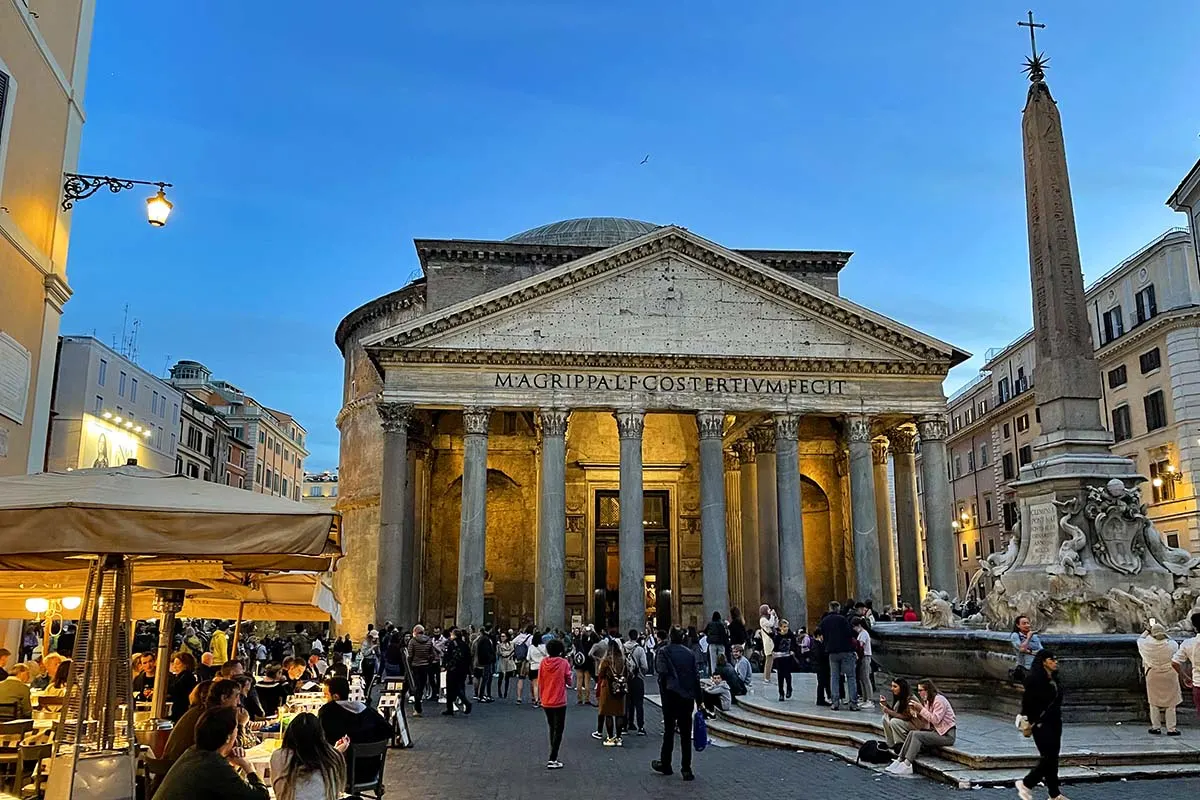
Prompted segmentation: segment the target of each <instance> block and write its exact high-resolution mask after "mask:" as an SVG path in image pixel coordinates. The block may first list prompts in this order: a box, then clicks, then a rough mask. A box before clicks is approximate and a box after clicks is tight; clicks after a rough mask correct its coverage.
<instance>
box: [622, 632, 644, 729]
mask: <svg viewBox="0 0 1200 800" xmlns="http://www.w3.org/2000/svg"><path fill="white" fill-rule="evenodd" d="M622 649H623V650H624V652H625V673H626V674H627V675H628V676H629V693H628V694H627V695H625V730H627V731H633V730H636V731H637V735H638V736H645V735H646V711H645V704H646V702H645V701H646V673H647V672H649V671H650V665H649V662H648V661H647V660H646V648H645V647H643V646H642V644H641V642H639V641H638V632H637V631H636V630H630V631H629V640H628V641H626V642H625V645H624V647H623V648H622Z"/></svg>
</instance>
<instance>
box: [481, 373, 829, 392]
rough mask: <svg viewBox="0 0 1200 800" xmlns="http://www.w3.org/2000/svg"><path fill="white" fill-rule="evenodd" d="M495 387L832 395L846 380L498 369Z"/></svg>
mask: <svg viewBox="0 0 1200 800" xmlns="http://www.w3.org/2000/svg"><path fill="white" fill-rule="evenodd" d="M495 388H497V389H552V390H553V389H557V390H562V391H598V392H603V391H616V392H647V393H649V394H673V393H683V392H699V393H707V394H756V395H757V394H773V395H831V394H845V392H846V381H843V380H837V379H835V378H730V377H720V378H718V377H706V376H698V375H665V374H664V375H655V374H648V375H636V374H624V373H619V374H616V375H611V374H597V373H582V372H532V373H524V372H498V373H496V380H495Z"/></svg>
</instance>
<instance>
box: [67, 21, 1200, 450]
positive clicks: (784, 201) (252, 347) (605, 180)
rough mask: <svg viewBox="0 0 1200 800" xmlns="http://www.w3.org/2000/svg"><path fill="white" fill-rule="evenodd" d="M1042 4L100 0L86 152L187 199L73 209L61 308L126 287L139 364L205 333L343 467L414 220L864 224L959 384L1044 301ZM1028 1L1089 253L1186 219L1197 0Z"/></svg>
mask: <svg viewBox="0 0 1200 800" xmlns="http://www.w3.org/2000/svg"><path fill="white" fill-rule="evenodd" d="M1027 2H1028V0H1021V2H1019V3H1018V2H1009V1H1008V0H987V2H983V1H982V0H976V1H973V2H967V1H966V0H937V1H936V2H934V1H931V0H921V2H893V1H892V0H858V2H834V3H830V2H827V3H818V2H811V1H810V2H802V1H801V0H790V1H789V2H784V1H783V0H755V2H742V3H734V2H728V0H726V2H715V1H714V0H687V1H686V2H685V1H684V0H640V1H639V2H632V0H607V1H606V2H597V1H596V0H590V1H589V2H584V1H583V0H553V1H552V0H536V1H534V0H528V1H525V0H521V1H518V0H436V1H434V0H391V1H390V2H384V1H383V0H362V2H359V3H351V4H341V3H329V2H313V1H312V0H297V1H296V2H286V3H285V2H283V1H282V0H269V1H268V2H259V3H246V2H242V1H241V0H236V1H235V0H205V2H199V3H197V2H189V3H172V2H168V3H157V4H154V5H153V9H152V10H148V8H147V6H146V4H145V3H144V2H134V0H106V2H102V3H99V4H98V9H97V16H96V27H95V36H94V40H93V44H92V56H91V70H90V74H89V78H88V85H87V100H86V108H87V113H88V121H87V125H86V126H85V128H84V137H83V150H82V155H81V160H80V170H81V171H83V172H92V173H103V174H112V175H120V176H126V177H132V178H143V179H150V180H167V181H172V182H174V184H175V189H173V190H172V191H171V192H170V197H171V199H172V200H173V201H174V202H175V203H176V209H175V213H174V215H173V216H172V218H171V221H170V223H169V224H168V226H167V227H166V228H164V229H162V230H154V229H151V228H150V226H148V225H147V224H146V223H145V222H144V216H143V211H142V208H141V200H142V197H143V196H145V195H146V194H148V193H147V192H141V191H136V192H134V193H123V194H121V195H118V196H110V195H108V194H107V193H105V194H104V195H100V196H97V197H94V198H92V199H90V200H87V201H84V202H83V203H81V204H80V206H79V207H78V208H77V209H76V211H75V215H74V232H73V236H72V242H71V254H70V266H69V274H70V282H71V285H72V287H73V288H74V290H75V296H74V297H73V298H72V299H71V302H70V303H69V304H68V305H67V310H66V318H65V319H64V320H63V326H62V330H63V332H64V333H91V332H92V331H93V330H94V331H95V332H96V334H97V335H98V336H99V337H100V338H101V339H103V340H104V341H106V342H110V341H111V340H112V338H113V336H114V335H119V332H120V329H121V321H122V316H123V308H124V306H125V304H126V303H128V304H129V307H130V317H131V318H137V319H140V320H141V334H140V339H139V360H140V362H141V364H142V366H143V367H145V368H147V369H149V370H150V371H152V372H155V373H160V374H161V373H163V371H164V369H165V367H166V365H167V363H168V361H171V362H173V361H175V360H177V359H180V358H190V359H196V360H198V361H202V362H204V363H205V364H207V365H208V366H209V367H210V368H212V370H213V372H214V374H215V375H216V376H217V377H219V378H224V379H226V380H229V381H232V382H233V383H235V384H238V385H239V386H241V387H242V388H243V389H244V390H246V391H247V392H249V393H251V394H252V395H254V396H255V397H256V398H257V399H258V400H259V401H261V402H263V403H265V404H267V405H270V406H274V407H278V408H282V409H285V410H287V411H289V412H291V413H293V414H295V415H296V416H297V418H298V419H299V420H300V421H301V422H302V423H303V424H304V425H305V426H306V427H307V428H308V430H309V433H310V438H309V444H310V449H311V451H312V455H311V457H310V458H309V459H308V461H307V464H306V465H307V466H308V467H309V468H310V469H323V468H330V467H334V466H336V464H337V459H338V436H337V430H336V428H335V427H334V425H333V419H334V416H335V415H336V414H337V411H338V409H339V407H340V403H341V387H342V361H341V356H340V354H339V353H338V351H337V348H336V347H335V346H334V344H333V331H334V328H335V327H336V326H337V324H338V322H339V321H340V320H341V319H342V317H343V316H344V315H345V314H346V313H347V312H349V311H350V310H352V309H353V308H355V307H357V306H358V305H360V304H361V303H363V302H365V301H367V300H369V299H370V298H373V297H376V296H378V295H380V294H384V293H386V292H388V291H391V290H393V289H396V288H398V287H399V286H401V285H402V284H404V283H406V282H407V281H408V280H409V278H410V277H412V275H413V274H414V271H415V270H416V269H417V259H416V256H415V254H414V252H413V247H412V239H413V238H414V237H462V238H503V237H505V236H508V235H511V234H513V233H515V232H517V231H521V230H524V229H526V228H531V227H534V226H536V225H540V224H543V223H546V222H550V221H553V220H557V219H565V218H570V217H578V216H625V217H634V218H638V219H645V220H649V221H653V222H659V223H677V224H680V225H684V226H686V227H688V228H690V229H692V230H693V231H695V232H697V233H699V234H700V235H702V236H705V237H707V238H710V239H713V240H715V241H717V242H720V243H722V244H725V245H728V246H733V247H762V248H797V249H804V248H810V249H844V250H853V251H854V252H855V256H854V258H853V259H852V260H851V262H850V264H849V266H848V267H847V268H846V269H845V270H844V271H843V273H842V293H843V294H844V295H845V296H847V297H849V298H851V299H853V300H854V301H856V302H859V303H862V304H864V305H866V306H868V307H871V308H873V309H875V310H877V311H879V312H881V313H884V314H887V315H889V316H891V317H894V318H896V319H898V320H900V321H902V322H905V323H907V324H909V325H912V326H914V327H917V328H919V329H922V330H924V331H926V332H928V333H929V334H931V335H934V336H937V337H940V338H942V339H945V340H947V341H950V342H952V343H954V344H956V345H958V346H959V347H962V348H964V349H966V350H969V351H971V352H973V353H976V354H977V356H976V358H975V359H973V360H972V361H971V362H970V364H968V365H965V366H964V367H961V368H959V370H957V371H956V372H955V373H954V374H953V375H952V376H951V380H950V381H948V383H947V391H948V392H949V391H951V390H953V389H954V388H956V387H957V386H959V385H961V384H962V383H963V382H964V381H966V380H968V379H969V378H970V377H971V375H972V374H973V373H974V371H975V370H976V369H977V368H978V364H979V363H980V357H981V356H982V354H983V353H984V352H985V351H986V350H987V349H988V348H991V347H996V346H1000V345H1003V344H1005V343H1007V342H1008V341H1010V340H1012V339H1014V338H1016V337H1017V336H1019V335H1020V334H1022V333H1023V332H1024V331H1025V330H1026V329H1027V328H1028V327H1029V325H1030V302H1029V284H1028V261H1027V252H1026V234H1025V216H1024V215H1025V210H1024V190H1023V183H1022V181H1023V178H1022V163H1021V146H1020V112H1021V107H1022V105H1023V102H1024V98H1025V88H1026V85H1027V84H1026V82H1025V79H1024V78H1023V77H1022V75H1021V74H1020V71H1019V68H1020V64H1021V60H1022V58H1024V56H1025V55H1026V54H1027V52H1028V50H1029V41H1028V37H1027V35H1026V31H1025V30H1024V29H1018V28H1017V26H1016V24H1015V23H1016V21H1017V20H1018V19H1023V18H1024V17H1025V11H1026V9H1027ZM1042 6H1043V7H1042V8H1041V9H1039V10H1038V15H1039V17H1042V18H1043V19H1042V21H1044V22H1046V23H1048V24H1049V26H1050V27H1049V28H1048V29H1047V30H1046V31H1044V32H1043V33H1042V36H1041V37H1040V39H1039V46H1040V47H1041V49H1044V50H1045V51H1046V52H1047V53H1048V54H1049V55H1050V57H1051V70H1050V71H1049V73H1048V76H1049V77H1048V79H1049V82H1050V86H1051V88H1052V90H1053V91H1054V93H1055V96H1056V98H1057V99H1058V101H1059V107H1060V109H1061V110H1062V113H1063V116H1064V120H1065V126H1066V139H1067V149H1068V157H1069V162H1070V167H1071V178H1072V183H1073V188H1074V195H1075V210H1076V215H1077V217H1078V226H1079V237H1080V245H1081V247H1082V251H1083V261H1084V267H1085V274H1086V276H1087V278H1088V279H1089V280H1091V279H1094V278H1096V277H1098V276H1099V275H1101V274H1103V273H1104V272H1106V271H1107V270H1108V269H1110V268H1111V267H1112V266H1114V265H1115V264H1116V263H1118V262H1119V261H1120V260H1122V259H1123V258H1125V257H1126V256H1128V255H1129V254H1131V253H1133V252H1134V251H1136V250H1137V249H1139V248H1140V247H1141V246H1142V245H1144V244H1146V243H1147V242H1149V241H1150V240H1151V239H1153V238H1154V237H1155V236H1157V235H1158V234H1159V233H1161V232H1162V231H1163V230H1165V229H1167V228H1169V227H1171V226H1175V225H1183V224H1185V218H1184V217H1183V215H1178V214H1174V213H1172V212H1171V211H1170V210H1169V209H1168V208H1166V206H1165V205H1164V201H1165V199H1166V198H1167V196H1168V195H1169V194H1170V193H1171V191H1172V190H1173V189H1174V187H1175V186H1176V184H1177V183H1178V182H1179V181H1180V180H1181V179H1182V177H1183V175H1184V174H1185V173H1186V172H1187V170H1188V168H1189V167H1190V166H1191V165H1192V164H1193V163H1194V162H1195V160H1196V158H1197V156H1200V138H1197V134H1198V133H1200V105H1198V104H1197V103H1196V97H1197V93H1196V85H1197V80H1198V79H1200V49H1198V48H1197V47H1196V39H1197V36H1198V35H1200V3H1196V2H1195V0H1155V1H1154V2H1151V3H1140V4H1130V3H1128V2H1116V0H1074V1H1072V2H1067V1H1066V0H1054V2H1044V3H1043V4H1042ZM1135 6H1136V7H1135ZM647 153H649V154H650V161H649V163H647V164H646V165H644V166H641V165H639V164H638V162H639V161H640V160H641V159H642V157H643V156H645V155H646V154H647Z"/></svg>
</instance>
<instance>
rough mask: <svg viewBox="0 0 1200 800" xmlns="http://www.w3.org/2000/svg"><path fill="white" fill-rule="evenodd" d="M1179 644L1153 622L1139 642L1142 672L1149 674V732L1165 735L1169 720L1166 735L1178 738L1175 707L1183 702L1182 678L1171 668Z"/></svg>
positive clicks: (1147, 689)
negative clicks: (1180, 687)
mask: <svg viewBox="0 0 1200 800" xmlns="http://www.w3.org/2000/svg"><path fill="white" fill-rule="evenodd" d="M1177 650H1179V645H1178V644H1176V643H1175V641H1174V640H1173V639H1171V637H1170V636H1168V635H1167V629H1166V628H1164V627H1163V626H1162V625H1160V624H1158V623H1156V622H1155V621H1154V620H1150V630H1148V631H1146V632H1145V633H1143V634H1142V636H1141V638H1140V639H1138V652H1139V653H1140V654H1141V656H1142V670H1143V671H1144V672H1145V673H1146V699H1147V700H1149V701H1150V733H1151V734H1154V735H1158V734H1160V733H1162V726H1163V721H1164V720H1163V717H1164V716H1165V717H1166V720H1165V721H1166V724H1167V736H1178V735H1179V730H1178V728H1176V727H1175V706H1177V705H1179V704H1180V702H1182V700H1183V696H1182V694H1181V693H1180V691H1179V676H1178V675H1176V673H1175V668H1174V667H1173V666H1171V658H1172V657H1173V656H1174V655H1175V653H1176V651H1177Z"/></svg>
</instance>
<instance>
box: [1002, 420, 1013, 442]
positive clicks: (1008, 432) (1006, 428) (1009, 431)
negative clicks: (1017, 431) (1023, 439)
mask: <svg viewBox="0 0 1200 800" xmlns="http://www.w3.org/2000/svg"><path fill="white" fill-rule="evenodd" d="M1004 438H1005V439H1009V438H1012V428H1010V427H1009V425H1008V423H1007V422H1006V423H1004Z"/></svg>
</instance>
